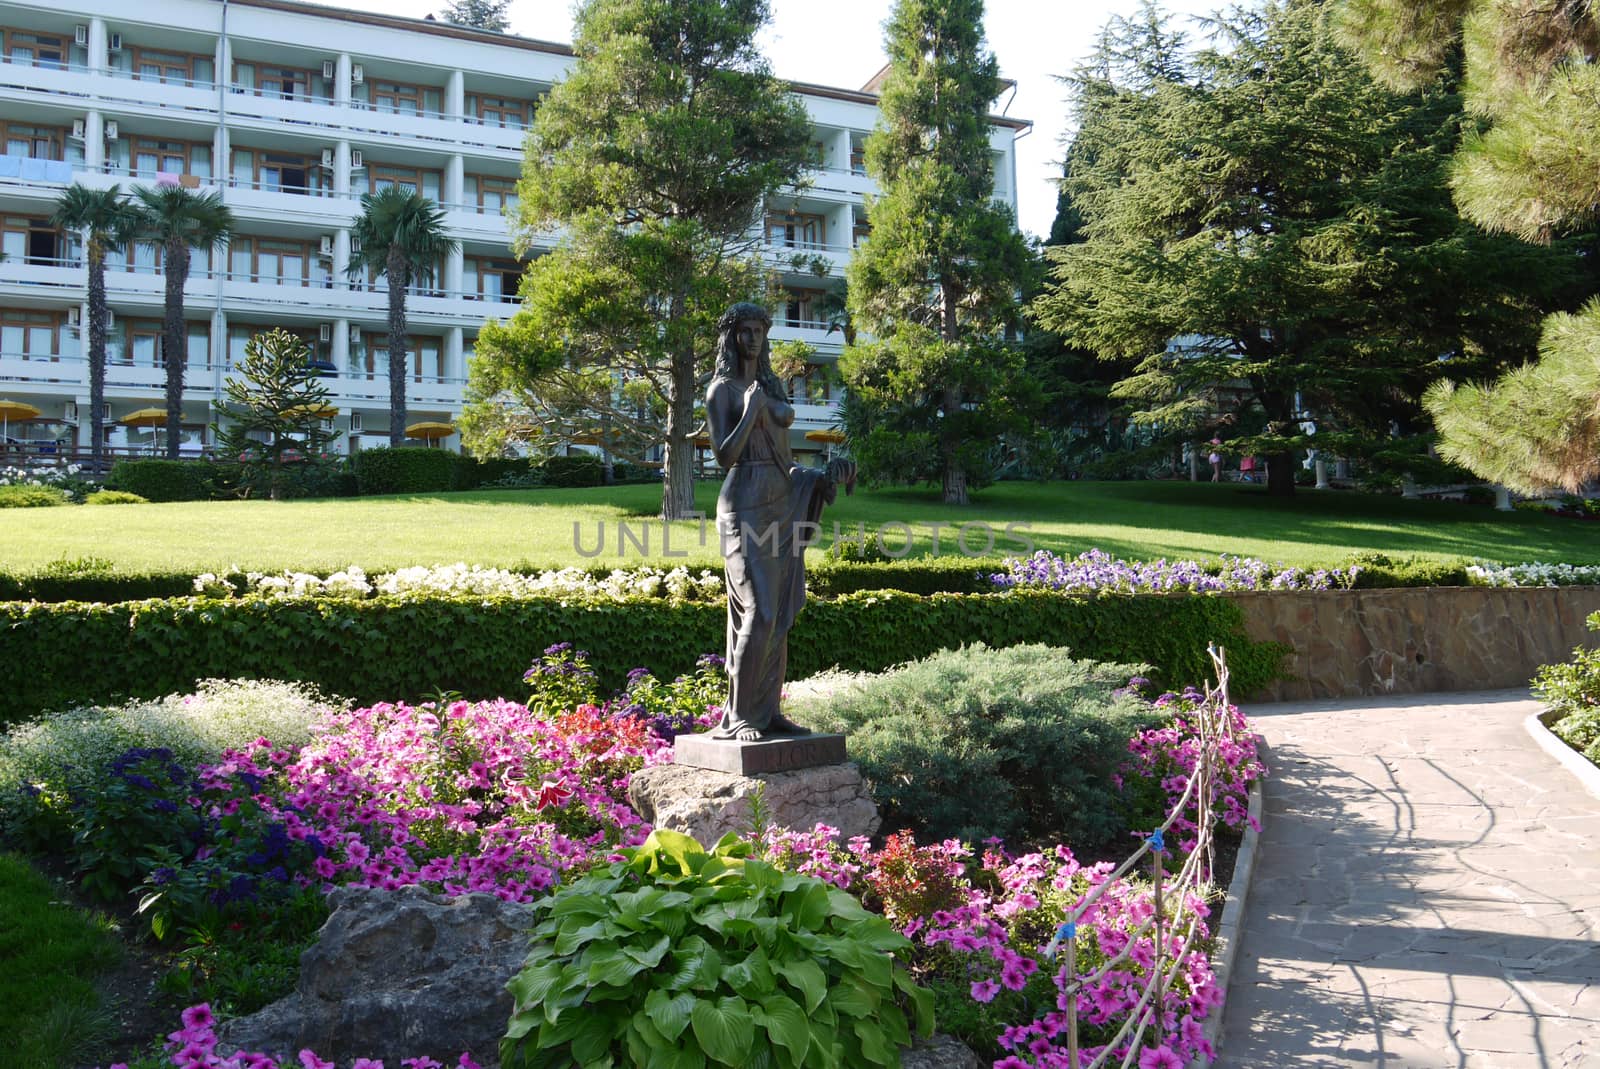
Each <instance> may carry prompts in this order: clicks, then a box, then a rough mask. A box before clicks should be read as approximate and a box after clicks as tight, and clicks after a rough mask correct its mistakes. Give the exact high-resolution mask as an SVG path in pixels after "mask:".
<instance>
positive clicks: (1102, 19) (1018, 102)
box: [313, 0, 1223, 237]
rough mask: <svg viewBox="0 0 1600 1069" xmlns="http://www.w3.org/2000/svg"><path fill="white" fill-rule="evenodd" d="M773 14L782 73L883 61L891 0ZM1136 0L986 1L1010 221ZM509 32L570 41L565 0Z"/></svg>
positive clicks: (1045, 197) (1196, 3) (395, 5)
mask: <svg viewBox="0 0 1600 1069" xmlns="http://www.w3.org/2000/svg"><path fill="white" fill-rule="evenodd" d="M313 2H323V0H313ZM771 3H772V12H773V20H772V23H771V25H770V26H768V27H767V29H766V30H765V32H764V33H763V34H762V36H761V39H760V40H761V44H762V46H763V48H764V50H765V51H766V54H767V56H768V58H769V59H770V60H771V62H772V67H773V70H774V71H775V72H776V73H777V74H778V75H779V76H780V77H783V78H788V79H792V80H794V81H802V82H813V83H816V84H820V85H832V86H840V87H843V88H847V89H859V88H860V87H861V86H862V85H864V84H866V82H867V80H868V79H869V78H871V77H872V76H873V75H874V74H876V73H877V72H878V70H879V69H880V68H882V66H883V65H884V63H885V62H886V61H887V60H886V56H885V54H884V50H883V23H884V21H885V20H886V19H887V18H888V17H889V11H890V7H891V6H892V5H891V0H771ZM331 6H336V7H344V8H358V9H363V10H368V11H380V12H384V13H387V14H391V15H400V16H403V17H410V18H422V17H423V16H425V15H428V14H437V13H439V12H441V11H443V10H444V8H445V6H446V0H338V2H337V3H335V4H332V5H331ZM1138 6H1139V2H1138V0H989V2H988V4H987V14H986V16H985V21H984V29H985V32H986V35H987V38H988V44H989V48H990V50H991V51H993V52H994V54H995V56H996V57H997V58H998V59H999V61H1000V73H1001V75H1002V76H1003V77H1006V78H1010V79H1012V80H1014V81H1015V82H1016V83H1017V88H1016V92H1015V93H1014V94H1003V95H1002V96H1001V98H1000V101H999V105H998V107H997V109H996V110H999V111H1003V113H1004V114H1006V115H1009V116H1011V117H1013V118H1018V119H1030V120H1032V121H1033V129H1032V130H1031V131H1030V132H1029V133H1028V134H1026V135H1025V136H1023V137H1022V138H1020V139H1019V140H1018V141H1017V221H1018V224H1019V225H1020V226H1021V228H1022V230H1023V231H1024V232H1027V233H1030V234H1035V235H1038V236H1040V237H1043V236H1044V235H1046V234H1048V233H1049V232H1050V224H1051V221H1052V220H1053V219H1054V218H1055V210H1056V190H1055V186H1054V185H1053V183H1052V180H1053V179H1054V178H1056V177H1058V176H1059V175H1060V173H1061V166H1060V161H1061V157H1062V152H1063V145H1062V138H1063V137H1065V136H1066V134H1067V131H1068V125H1069V118H1070V115H1069V113H1070V105H1069V102H1068V101H1067V88H1066V86H1064V85H1062V84H1061V82H1059V81H1058V80H1057V78H1058V77H1059V76H1060V75H1063V74H1066V73H1068V72H1070V71H1071V70H1072V69H1073V68H1074V67H1075V66H1076V65H1077V64H1078V62H1079V61H1080V60H1081V59H1083V58H1084V57H1085V56H1086V55H1087V54H1088V53H1089V52H1090V51H1091V50H1092V49H1093V47H1094V42H1095V39H1096V37H1097V36H1098V34H1099V31H1100V28H1101V27H1102V26H1104V25H1105V23H1106V21H1107V20H1108V19H1110V18H1112V17H1114V16H1129V15H1132V14H1133V13H1134V12H1135V11H1136V10H1137V8H1138ZM1221 6H1223V5H1222V3H1221V2H1220V0H1165V2H1164V3H1163V4H1162V7H1163V8H1164V9H1165V10H1167V11H1169V12H1171V13H1172V14H1173V15H1174V16H1175V18H1176V20H1177V23H1178V25H1179V26H1180V27H1187V26H1188V19H1189V17H1190V16H1193V15H1206V14H1210V13H1211V12H1213V11H1215V10H1216V9H1217V8H1218V7H1221ZM507 14H508V15H509V16H510V19H511V32H512V33H516V34H521V35H522V36H524V37H535V38H538V39H540V40H543V41H559V42H563V43H566V42H570V41H571V40H572V4H571V3H570V2H569V0H511V6H510V8H509V9H508V11H507Z"/></svg>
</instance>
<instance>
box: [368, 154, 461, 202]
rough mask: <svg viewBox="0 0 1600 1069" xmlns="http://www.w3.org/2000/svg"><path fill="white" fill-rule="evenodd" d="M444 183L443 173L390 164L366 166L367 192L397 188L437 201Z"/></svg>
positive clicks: (370, 164)
mask: <svg viewBox="0 0 1600 1069" xmlns="http://www.w3.org/2000/svg"><path fill="white" fill-rule="evenodd" d="M443 183H444V172H443V171H430V170H427V169H425V168H421V167H406V166H403V165H399V164H392V163H369V164H368V165H367V184H368V189H367V192H370V193H376V192H377V191H378V190H380V189H387V188H388V187H389V186H399V187H400V188H401V189H404V190H405V191H406V192H408V193H421V194H422V195H423V196H424V197H431V198H432V199H434V200H438V199H439V189H440V186H442V185H443Z"/></svg>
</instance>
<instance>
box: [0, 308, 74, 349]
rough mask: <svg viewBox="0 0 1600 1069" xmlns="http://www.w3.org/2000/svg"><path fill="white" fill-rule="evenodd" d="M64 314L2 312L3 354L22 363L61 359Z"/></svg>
mask: <svg viewBox="0 0 1600 1069" xmlns="http://www.w3.org/2000/svg"><path fill="white" fill-rule="evenodd" d="M60 339H61V314H60V313H58V312H22V311H15V310H12V309H0V352H3V353H4V354H5V355H6V356H9V357H14V358H15V357H20V358H21V359H23V360H59V359H60V358H61V356H60V349H59V347H58V346H59V343H60Z"/></svg>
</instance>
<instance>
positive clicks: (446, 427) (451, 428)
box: [406, 421, 456, 442]
mask: <svg viewBox="0 0 1600 1069" xmlns="http://www.w3.org/2000/svg"><path fill="white" fill-rule="evenodd" d="M455 432H456V425H455V424H454V423H435V422H432V421H424V422H422V423H413V424H412V425H411V426H409V427H407V428H406V437H407V438H422V439H424V440H426V441H429V442H436V441H438V440H439V439H440V438H448V437H450V436H451V435H452V434H454V433H455Z"/></svg>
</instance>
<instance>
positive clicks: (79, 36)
mask: <svg viewBox="0 0 1600 1069" xmlns="http://www.w3.org/2000/svg"><path fill="white" fill-rule="evenodd" d="M72 41H73V43H74V44H76V45H77V46H78V47H79V48H87V47H89V27H87V26H81V25H80V26H74V27H73V28H72ZM74 418H76V417H74Z"/></svg>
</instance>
